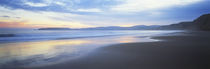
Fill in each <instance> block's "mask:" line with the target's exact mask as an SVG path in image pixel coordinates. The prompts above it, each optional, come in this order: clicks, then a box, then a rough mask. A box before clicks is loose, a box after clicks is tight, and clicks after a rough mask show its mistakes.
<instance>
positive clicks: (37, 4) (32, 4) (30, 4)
mask: <svg viewBox="0 0 210 69" xmlns="http://www.w3.org/2000/svg"><path fill="white" fill-rule="evenodd" d="M25 4H26V5H28V6H32V7H46V6H49V5H48V4H45V3H33V2H25Z"/></svg>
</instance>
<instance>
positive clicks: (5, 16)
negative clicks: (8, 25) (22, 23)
mask: <svg viewBox="0 0 210 69" xmlns="http://www.w3.org/2000/svg"><path fill="white" fill-rule="evenodd" d="M0 17H4V18H10V16H7V15H4V16H0Z"/></svg>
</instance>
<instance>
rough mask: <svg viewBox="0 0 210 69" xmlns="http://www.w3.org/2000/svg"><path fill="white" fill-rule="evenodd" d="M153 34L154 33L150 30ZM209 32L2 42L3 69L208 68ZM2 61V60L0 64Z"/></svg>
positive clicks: (209, 55)
mask: <svg viewBox="0 0 210 69" xmlns="http://www.w3.org/2000/svg"><path fill="white" fill-rule="evenodd" d="M153 33H154V32H153ZM209 35H210V33H209V32H205V31H182V32H173V33H171V32H170V33H164V34H163V33H162V34H161V35H157V34H155V35H153V36H150V37H149V38H148V36H138V35H137V36H131V35H127V36H110V37H96V38H79V39H70V40H65V39H62V40H49V41H38V42H37V41H32V42H17V43H5V44H1V45H0V46H1V47H0V49H1V51H0V53H1V55H0V57H1V61H2V62H3V64H1V66H0V67H1V68H2V69H209V66H210V63H209V61H210V59H209V58H210V47H209V46H210V44H209V41H210V36H209ZM2 62H1V63H2Z"/></svg>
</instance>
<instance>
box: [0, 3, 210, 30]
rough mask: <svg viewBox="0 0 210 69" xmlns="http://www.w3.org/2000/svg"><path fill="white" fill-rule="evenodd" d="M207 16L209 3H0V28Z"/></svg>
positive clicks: (157, 22) (139, 22)
mask: <svg viewBox="0 0 210 69" xmlns="http://www.w3.org/2000/svg"><path fill="white" fill-rule="evenodd" d="M207 13H210V0H0V28H42V27H68V28H87V27H102V26H103V27H105V26H121V27H129V26H134V25H169V24H173V23H178V22H181V21H192V20H194V19H195V18H197V17H199V16H200V15H202V14H207Z"/></svg>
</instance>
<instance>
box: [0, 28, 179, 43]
mask: <svg viewBox="0 0 210 69" xmlns="http://www.w3.org/2000/svg"><path fill="white" fill-rule="evenodd" d="M171 32H178V31H177V30H175V31H161V30H152V31H151V30H150V31H148V30H36V29H17V30H14V29H2V30H1V29H0V43H7V42H25V41H41V40H59V39H76V38H93V37H105V36H120V35H138V36H152V35H158V34H164V33H171Z"/></svg>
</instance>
